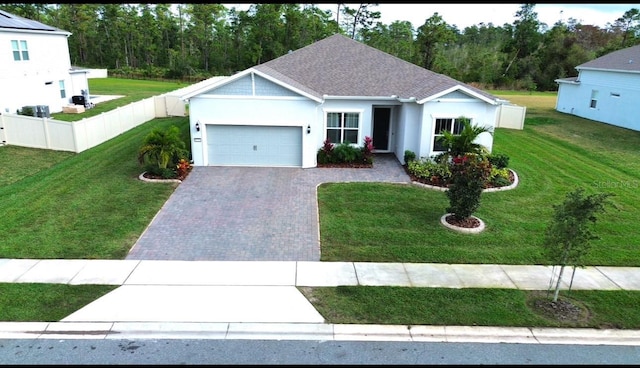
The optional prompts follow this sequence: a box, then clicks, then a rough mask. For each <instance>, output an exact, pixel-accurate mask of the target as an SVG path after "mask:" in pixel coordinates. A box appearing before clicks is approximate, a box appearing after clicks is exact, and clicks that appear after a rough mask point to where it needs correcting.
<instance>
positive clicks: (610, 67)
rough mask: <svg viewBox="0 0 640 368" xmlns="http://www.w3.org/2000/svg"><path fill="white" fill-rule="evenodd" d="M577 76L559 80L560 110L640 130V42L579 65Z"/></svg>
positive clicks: (558, 101) (557, 106) (557, 80)
mask: <svg viewBox="0 0 640 368" xmlns="http://www.w3.org/2000/svg"><path fill="white" fill-rule="evenodd" d="M576 70H577V71H578V76H577V77H571V78H563V79H556V83H558V99H557V102H556V110H558V111H560V112H564V113H567V114H572V115H576V116H579V117H582V118H585V119H590V120H595V121H599V122H602V123H607V124H611V125H615V126H619V127H621V128H627V129H633V130H640V119H638V117H639V116H640V45H636V46H632V47H627V48H625V49H622V50H618V51H614V52H611V53H609V54H606V55H604V56H601V57H599V58H597V59H594V60H591V61H588V62H586V63H584V64H580V65H578V66H576Z"/></svg>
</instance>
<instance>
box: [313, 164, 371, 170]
mask: <svg viewBox="0 0 640 368" xmlns="http://www.w3.org/2000/svg"><path fill="white" fill-rule="evenodd" d="M318 167H330V168H348V169H371V168H372V167H373V164H361V163H340V164H318Z"/></svg>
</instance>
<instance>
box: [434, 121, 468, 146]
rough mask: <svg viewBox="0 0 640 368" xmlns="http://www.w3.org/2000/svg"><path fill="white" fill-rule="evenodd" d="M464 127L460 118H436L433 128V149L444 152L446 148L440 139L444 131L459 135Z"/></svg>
mask: <svg viewBox="0 0 640 368" xmlns="http://www.w3.org/2000/svg"><path fill="white" fill-rule="evenodd" d="M463 128H464V123H463V120H462V119H442V118H438V119H436V124H435V129H434V130H433V146H432V147H433V151H434V152H444V151H446V150H447V148H446V147H445V146H444V144H443V143H442V142H441V141H440V137H442V136H443V135H444V134H443V133H444V132H450V133H452V134H455V135H459V134H460V133H461V132H462V129H463Z"/></svg>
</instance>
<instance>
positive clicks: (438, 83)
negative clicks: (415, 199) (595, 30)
mask: <svg viewBox="0 0 640 368" xmlns="http://www.w3.org/2000/svg"><path fill="white" fill-rule="evenodd" d="M255 69H257V70H259V71H261V72H263V73H265V74H267V75H270V76H272V77H274V78H277V79H279V80H282V81H283V82H285V83H288V84H290V85H292V86H293V87H296V88H299V89H300V90H302V91H304V92H307V93H309V94H312V95H314V96H317V97H322V95H329V96H365V97H390V96H392V95H395V96H398V97H399V98H410V97H415V98H416V99H417V100H418V101H419V100H422V99H424V98H427V97H430V96H433V95H434V94H437V93H439V92H442V91H445V90H447V89H449V88H452V87H455V86H464V87H466V88H468V89H470V90H473V91H475V92H477V93H479V94H481V95H483V96H485V97H488V98H489V99H492V100H495V99H496V97H495V96H492V95H491V94H488V93H486V92H484V91H482V90H479V89H477V88H475V87H472V86H469V85H467V84H465V83H462V82H459V81H457V80H455V79H453V78H451V77H448V76H446V75H442V74H438V73H434V72H432V71H430V70H427V69H424V68H421V67H419V66H417V65H415V64H412V63H409V62H407V61H404V60H402V59H400V58H397V57H395V56H393V55H390V54H387V53H385V52H382V51H380V50H378V49H375V48H373V47H370V46H367V45H365V44H363V43H361V42H358V41H355V40H352V39H351V38H348V37H346V36H343V35H341V34H335V35H332V36H329V37H327V38H325V39H323V40H320V41H318V42H315V43H313V44H311V45H308V46H305V47H303V48H300V49H298V50H296V51H292V52H290V53H288V54H286V55H283V56H281V57H279V58H277V59H273V60H271V61H268V62H266V63H263V64H260V65H257V66H256V67H255Z"/></svg>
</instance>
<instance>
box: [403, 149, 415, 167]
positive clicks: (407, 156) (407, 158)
mask: <svg viewBox="0 0 640 368" xmlns="http://www.w3.org/2000/svg"><path fill="white" fill-rule="evenodd" d="M415 160H416V153H415V152H413V151H411V150H406V151H404V163H405V164H407V165H408V164H409V162H411V161H415Z"/></svg>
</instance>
